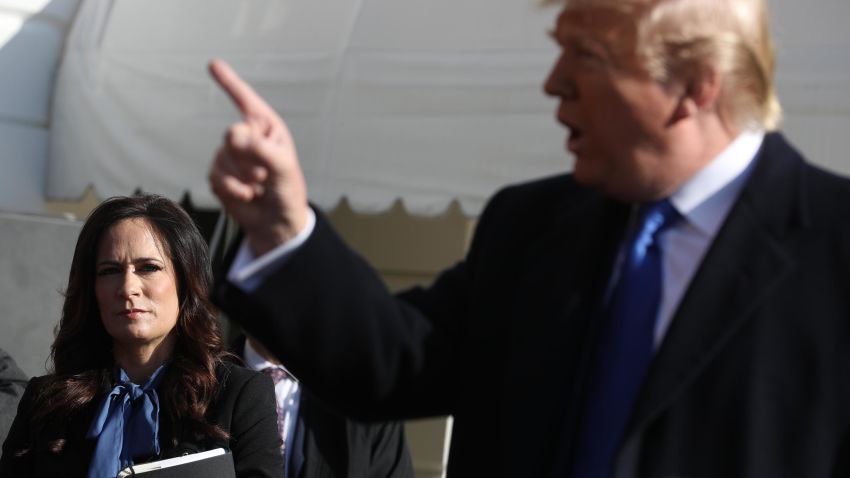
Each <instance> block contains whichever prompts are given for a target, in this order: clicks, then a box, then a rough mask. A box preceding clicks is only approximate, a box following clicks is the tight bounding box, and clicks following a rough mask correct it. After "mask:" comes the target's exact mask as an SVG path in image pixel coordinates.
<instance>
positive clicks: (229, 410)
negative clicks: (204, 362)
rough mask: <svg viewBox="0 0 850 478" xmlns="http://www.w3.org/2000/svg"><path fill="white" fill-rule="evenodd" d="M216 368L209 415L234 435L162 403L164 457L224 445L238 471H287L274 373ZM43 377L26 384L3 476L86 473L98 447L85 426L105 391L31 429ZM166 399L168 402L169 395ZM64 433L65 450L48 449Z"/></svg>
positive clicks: (242, 477) (243, 476)
mask: <svg viewBox="0 0 850 478" xmlns="http://www.w3.org/2000/svg"><path fill="white" fill-rule="evenodd" d="M216 373H217V375H218V378H219V381H220V384H221V385H220V389H219V393H218V395H217V397H216V399H215V400H214V401H213V403H211V405H210V407H209V409H208V411H207V419H208V421H209V422H210V423H215V424H217V425H219V426H220V427H221V428H222V429H224V430H225V431H226V432H228V433H229V434H230V438H229V439H228V440H221V439H214V438H210V437H208V436H205V435H203V434H201V433H199V432H197V431H194V430H191V429H190V428H188V427H184V426H182V424H181V423H171V422H170V420H168V413H167V411H166V410H165V409H163V410H161V412H160V447H161V450H162V453H161V456H160V458H170V457H174V456H180V455H184V454H186V453H194V452H198V451H204V450H210V449H214V448H219V447H223V448H228V449H230V450H231V451H232V453H233V461H234V464H235V466H236V476H237V477H239V478H248V477H252V478H253V477H257V478H268V477H282V476H283V458H282V457H281V455H280V436H279V435H278V433H277V415H276V411H275V398H274V385H273V384H272V380H271V378H270V377H268V376H266V375H263V374H261V373H258V372H254V371H251V370H247V369H245V368H242V367H239V366H237V365H233V364H229V363H222V364H221V365H219V366H218V368H217V370H216ZM43 383H44V377H36V378H34V379H32V380H30V382H29V384H28V385H27V389H26V392H25V393H24V396H23V397H22V398H21V402H20V404H19V405H18V414H17V415H16V417H15V421H14V422H13V424H12V428H11V430H10V431H9V436H8V438H7V439H6V442H5V443H4V444H3V457H2V458H0V476H2V477H16V478H18V477H21V478H23V477H63V478H69V477H85V476H86V473H87V472H88V467H89V462H90V461H91V457H92V453H94V447H95V440H90V439H87V438H86V432H88V429H89V426H90V425H91V422H92V420H93V419H94V415H95V413H96V411H97V406H98V405H99V404H100V401H101V399H102V398H103V396H102V395H99V396H98V397H96V398H95V399H94V400H92V401H91V402H90V403H89V404H88V405H86V406H85V407H84V408H83V409H82V410H81V411H80V412H79V413H76V414H74V415H73V416H71V417H69V418H68V419H66V420H64V421H63V422H62V423H49V424H48V426H47V427H45V432H43V434H42V436H39V437H34V436H32V435H31V432H30V417H31V416H32V413H33V409H32V408H33V400H34V397H36V396H37V392H38V390H39V388H40V387H41V386H42V385H43ZM161 403H162V406H163V407H166V402H165V401H164V400H163V401H161ZM59 437H64V439H65V445H64V447H63V449H62V451H61V452H59V453H54V452H51V451H50V450H48V443H50V442H52V441H54V440H55V439H56V438H59ZM28 448H29V449H31V450H30V451H29V452H28V453H24V454H19V453H17V452H18V451H19V450H22V449H28Z"/></svg>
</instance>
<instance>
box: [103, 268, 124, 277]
mask: <svg viewBox="0 0 850 478" xmlns="http://www.w3.org/2000/svg"><path fill="white" fill-rule="evenodd" d="M120 271H121V270H120V269H118V268H117V267H102V268H100V269H98V271H97V275H99V276H108V275H110V274H117V273H119V272H120Z"/></svg>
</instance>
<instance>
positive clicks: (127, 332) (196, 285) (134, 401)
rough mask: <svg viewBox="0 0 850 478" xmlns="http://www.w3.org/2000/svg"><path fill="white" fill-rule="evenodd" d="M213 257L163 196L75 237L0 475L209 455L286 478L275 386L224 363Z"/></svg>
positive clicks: (131, 202) (92, 472)
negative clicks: (51, 328)
mask: <svg viewBox="0 0 850 478" xmlns="http://www.w3.org/2000/svg"><path fill="white" fill-rule="evenodd" d="M211 282H212V281H211V275H210V270H209V263H208V254H207V247H206V244H205V243H204V240H203V238H202V237H201V235H200V233H199V232H198V229H197V228H196V227H195V225H194V223H193V222H192V220H191V219H190V218H189V216H188V215H187V214H186V213H185V212H184V211H183V210H182V209H181V208H180V207H179V206H177V205H176V204H174V203H173V202H172V201H170V200H168V199H165V198H163V197H160V196H154V195H144V196H134V197H118V198H112V199H109V200H107V201H105V202H104V203H103V204H101V205H100V206H98V207H97V208H96V209H95V210H94V211H93V212H92V213H91V214H90V215H89V218H88V220H87V221H86V223H85V225H84V226H83V229H82V231H81V232H80V236H79V238H78V239H77V246H76V249H75V251H74V258H73V262H72V263H71V272H70V274H69V277H68V288H67V291H66V294H65V303H64V306H63V309H62V318H61V321H60V322H59V327H58V332H57V335H56V339H55V341H54V342H53V345H52V347H51V357H52V363H53V367H52V373H51V374H49V375H46V376H43V377H38V378H35V379H33V380H32V381H30V383H29V385H28V386H27V390H26V392H25V393H24V396H23V398H22V399H21V403H20V406H19V407H18V414H17V416H16V417H15V421H14V423H13V425H12V428H11V430H10V432H9V437H8V438H7V440H6V442H5V443H4V444H3V457H2V459H0V476H4V477H6V476H8V477H25V476H39V477H41V476H62V477H76V476H80V477H82V476H86V477H90V478H91V477H114V476H116V474H118V472H119V470H121V469H123V468H124V467H126V466H128V465H131V464H139V463H142V462H146V461H151V460H158V459H163V458H170V457H175V456H181V455H185V454H187V453H194V452H198V451H203V450H210V449H214V448H219V447H221V448H226V449H229V450H230V451H231V452H232V456H233V461H234V465H235V469H236V475H237V476H238V477H248V476H250V477H268V476H281V475H282V470H283V461H282V457H281V454H280V446H281V442H280V438H279V435H278V433H277V418H276V412H275V401H274V400H275V399H274V389H273V385H272V381H271V379H270V377H268V376H266V375H263V374H260V373H257V372H252V371H249V370H246V369H243V368H240V367H237V366H234V365H231V364H230V363H228V362H226V361H224V360H223V358H224V356H225V354H226V352H225V350H224V346H223V340H222V337H221V334H220V331H219V327H218V320H217V319H216V317H215V315H214V314H213V311H212V306H211V304H210V302H209V301H208V295H209V291H210V287H211Z"/></svg>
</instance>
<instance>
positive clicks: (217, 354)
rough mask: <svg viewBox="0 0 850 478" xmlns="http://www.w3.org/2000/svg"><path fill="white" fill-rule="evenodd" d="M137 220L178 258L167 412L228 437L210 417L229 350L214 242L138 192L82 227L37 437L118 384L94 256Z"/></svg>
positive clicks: (103, 207) (166, 203) (55, 440)
mask: <svg viewBox="0 0 850 478" xmlns="http://www.w3.org/2000/svg"><path fill="white" fill-rule="evenodd" d="M136 218H138V219H143V220H145V221H147V222H148V224H149V225H150V226H151V229H152V231H153V232H154V235H155V236H157V238H158V239H159V241H160V243H161V244H162V247H163V249H164V251H163V252H164V253H165V254H166V255H167V256H169V257H170V258H171V261H172V263H173V265H174V271H175V276H176V279H177V288H178V295H179V300H180V316H179V317H178V320H177V325H176V326H175V329H176V336H177V340H176V343H175V346H174V352H173V356H172V358H171V361H170V362H169V364H168V369H167V371H166V376H165V377H164V379H163V382H162V384H161V385H160V387H159V397H160V400H161V401H162V402H163V410H167V411H168V414H169V415H170V418H171V420H172V421H173V422H174V423H183V424H185V425H187V426H189V427H190V428H192V429H194V430H196V431H199V432H201V433H204V434H206V435H208V436H211V437H215V438H226V437H227V433H226V432H224V431H223V430H222V429H221V428H219V427H218V426H217V425H215V424H211V423H208V422H207V421H206V420H205V418H204V415H205V414H206V412H207V408H208V406H209V405H210V402H211V401H212V400H213V399H214V398H215V396H216V392H217V390H218V386H219V383H218V379H217V377H216V366H217V365H218V364H219V362H220V361H221V360H222V357H223V356H224V354H225V351H224V342H223V339H222V337H221V333H220V329H219V323H218V319H217V318H216V316H215V314H214V309H213V306H212V304H211V303H210V301H209V293H210V288H211V285H212V274H211V272H210V265H209V255H208V252H207V245H206V243H205V242H204V239H203V237H202V236H201V234H200V232H199V231H198V228H197V227H196V226H195V224H194V222H193V221H192V219H191V218H190V217H189V215H188V214H186V212H185V211H183V209H181V208H180V206H178V205H177V204H175V203H174V202H172V201H171V200H169V199H166V198H164V197H161V196H156V195H139V196H132V197H115V198H111V199H107V200H106V201H104V202H103V203H102V204H100V205H99V206H98V207H97V208H96V209H95V210H94V211H92V213H91V214H90V215H89V217H88V219H87V220H86V223H85V224H84V225H83V229H82V230H81V231H80V236H79V238H78V239H77V246H76V249H75V250H74V258H73V261H72V262H71V271H70V273H69V275H68V288H67V289H66V292H65V303H64V305H63V307H62V318H61V320H60V322H59V326H58V331H57V334H56V340H55V341H54V342H53V345H52V346H51V355H50V356H51V359H52V374H50V375H48V376H47V377H45V379H44V383H43V386H42V387H41V389H40V393H39V394H38V395H37V397H36V403H35V404H34V407H33V410H34V413H33V415H32V422H31V428H30V430H31V431H32V433H33V435H32V436H33V439H34V440H35V441H38V440H39V439H38V436H39V435H40V433H41V431H43V430H44V429H45V427H46V426H47V425H48V424H50V423H61V422H64V421H65V419H66V418H68V417H70V416H72V415H73V414H74V412H76V411H78V410H80V409H81V408H82V407H84V406H86V405H87V404H89V403H90V402H91V401H92V400H94V399H96V398H97V397H98V396H99V395H102V394H103V393H105V392H106V391H108V390H109V389H110V388H111V386H112V371H113V367H114V359H113V354H112V338H111V337H110V336H109V335H108V334H107V332H106V329H105V328H104V326H103V323H102V322H101V318H100V312H99V309H98V304H97V300H96V298H95V292H94V282H95V260H96V254H97V248H98V245H99V243H100V240H101V237H103V235H104V233H105V232H106V231H108V230H109V228H111V227H112V226H114V225H115V224H117V223H119V222H121V221H123V220H126V219H136ZM63 444H64V439H63V438H62V437H52V438H50V443H44V445H47V446H48V447H49V448H50V449H53V450H54V451H59V450H60V449H61V448H62V447H63ZM31 445H36V443H32V444H31Z"/></svg>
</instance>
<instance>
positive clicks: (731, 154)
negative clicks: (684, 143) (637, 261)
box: [654, 131, 764, 350]
mask: <svg viewBox="0 0 850 478" xmlns="http://www.w3.org/2000/svg"><path fill="white" fill-rule="evenodd" d="M763 141H764V131H745V132H743V133H741V134H740V135H739V136H738V137H737V138H736V139H735V140H734V141H733V142H732V143H731V144H729V146H727V147H726V149H724V150H723V151H722V152H721V153H720V154H719V155H718V156H717V157H716V158H714V159H713V160H712V161H711V162H710V163H709V164H708V165H706V166H705V167H704V168H702V169H701V170H700V171H699V172H698V173H697V174H695V175H694V176H693V177H692V178H691V179H689V180H688V181H687V182H685V184H683V185H682V187H680V188H679V190H678V191H676V192H675V193H673V195H672V196H670V202H671V203H672V204H673V206H674V207H675V208H676V210H677V211H678V212H679V214H681V215H682V217H683V220H682V221H679V222H678V223H676V225H674V226H672V227H670V228H669V229H668V230H666V231H664V232H663V233H661V235H660V237H659V245H660V247H661V251H662V274H663V275H662V277H663V281H662V290H661V304H660V305H659V307H658V318H657V319H656V321H655V341H654V346H655V349H656V350H657V349H658V347H659V346H660V345H661V341H662V340H663V339H664V336H665V335H666V333H667V329H668V328H669V327H670V323H671V322H672V320H673V315H674V314H675V311H676V309H678V307H679V303H680V302H681V301H682V296H683V295H684V293H685V291H686V290H687V288H688V285H689V284H690V283H691V280H692V279H693V277H694V274H695V273H696V271H697V269H698V268H699V265H700V264H701V263H702V259H703V257H704V256H705V253H706V252H707V251H708V248H709V246H710V245H711V243H712V242H713V241H714V238H715V237H716V236H717V233H718V232H719V231H720V227H721V226H722V225H723V222H724V221H725V220H726V216H728V215H729V211H730V210H731V209H732V205H734V204H735V201H736V200H737V199H738V196H739V195H740V193H741V189H742V188H743V186H744V183H745V182H746V180H747V178H748V177H749V175H750V172H751V170H752V167H751V166H752V164H753V160H754V159H755V157H756V154H758V151H759V148H761V144H762V142H763Z"/></svg>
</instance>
